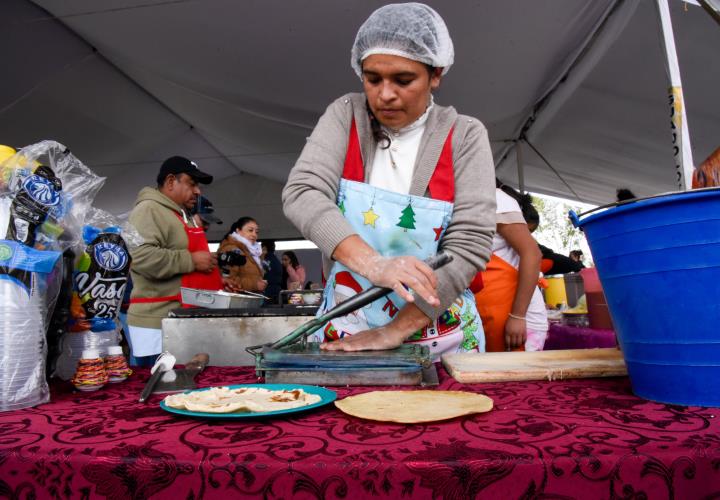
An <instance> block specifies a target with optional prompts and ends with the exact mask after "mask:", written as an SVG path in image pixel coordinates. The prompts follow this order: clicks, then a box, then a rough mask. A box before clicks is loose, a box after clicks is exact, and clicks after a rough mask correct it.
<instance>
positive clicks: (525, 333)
mask: <svg viewBox="0 0 720 500" xmlns="http://www.w3.org/2000/svg"><path fill="white" fill-rule="evenodd" d="M513 194H515V195H516V196H517V197H519V198H521V200H522V202H523V203H525V204H529V203H531V200H530V198H529V196H526V197H522V196H521V195H520V194H519V193H513ZM496 195H497V228H498V229H497V233H495V236H494V238H493V247H492V248H493V254H492V257H491V258H490V261H489V262H488V265H487V267H486V268H485V271H483V272H482V273H481V276H482V283H483V287H482V289H481V290H480V291H479V292H477V293H476V294H475V301H476V302H477V308H478V311H479V312H480V317H481V318H482V323H483V329H484V330H485V346H486V350H487V351H488V352H498V351H510V350H520V351H522V350H528V351H531V350H532V351H538V350H542V347H543V345H544V344H545V338H546V337H547V330H548V325H547V313H546V311H545V303H544V301H543V299H542V295H541V293H540V290H539V289H538V276H539V272H540V259H541V253H540V249H539V248H538V245H537V243H536V242H535V240H534V238H533V237H532V235H531V234H530V230H529V229H528V224H527V223H526V220H525V218H524V217H523V211H522V210H521V208H520V205H519V203H518V201H517V199H516V198H515V197H513V196H510V195H509V194H507V193H506V192H505V191H503V190H502V189H500V188H498V189H496ZM528 208H529V207H528Z"/></svg>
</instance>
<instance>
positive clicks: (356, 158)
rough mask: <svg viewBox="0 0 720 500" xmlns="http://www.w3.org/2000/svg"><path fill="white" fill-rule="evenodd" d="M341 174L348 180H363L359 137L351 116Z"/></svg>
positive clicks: (363, 171)
mask: <svg viewBox="0 0 720 500" xmlns="http://www.w3.org/2000/svg"><path fill="white" fill-rule="evenodd" d="M342 176H343V179H347V180H349V181H357V182H365V168H364V167H363V161H362V154H360V138H359V137H358V133H357V127H356V126H355V118H353V120H352V124H351V125H350V138H349V141H348V148H347V154H346V155H345V166H344V168H343V175H342Z"/></svg>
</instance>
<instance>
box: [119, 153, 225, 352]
mask: <svg viewBox="0 0 720 500" xmlns="http://www.w3.org/2000/svg"><path fill="white" fill-rule="evenodd" d="M210 182H212V176H211V175H209V174H206V173H204V172H202V171H200V170H199V169H198V167H197V165H196V164H195V163H194V162H192V161H190V160H188V159H187V158H183V157H180V156H174V157H172V158H168V159H167V160H166V161H165V162H164V163H163V164H162V167H161V168H160V172H159V174H158V177H157V183H158V187H157V189H155V188H150V187H146V188H143V189H142V190H141V191H140V193H139V194H138V198H137V201H136V202H135V207H134V208H133V210H132V212H131V214H130V223H131V224H133V226H134V227H135V228H136V229H137V230H138V232H139V233H140V235H141V236H142V237H143V240H144V241H143V243H142V245H140V246H139V247H137V248H135V249H133V250H132V251H131V254H132V258H133V263H132V266H131V268H130V273H131V277H132V281H133V290H132V294H131V296H130V307H129V309H128V334H129V339H128V340H129V343H130V345H131V348H132V355H133V356H134V357H135V358H136V359H138V361H139V364H140V365H146V364H152V363H153V362H154V359H155V357H156V356H157V355H158V354H160V352H162V334H161V333H162V332H161V322H162V319H163V318H164V317H166V316H167V313H168V312H169V311H170V310H171V309H174V308H177V307H179V306H180V305H181V296H180V288H181V287H188V288H197V289H201V290H220V289H222V278H221V276H220V272H219V269H218V266H217V259H216V257H215V256H214V254H211V253H210V250H209V248H208V242H207V239H206V238H205V232H204V231H203V228H202V227H197V225H196V224H195V223H194V221H193V219H192V217H191V216H189V215H188V214H189V213H190V211H191V210H192V208H193V207H194V205H195V203H196V202H197V197H198V195H199V194H200V187H199V184H209V183H210ZM183 305H184V304H183Z"/></svg>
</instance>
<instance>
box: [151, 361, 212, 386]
mask: <svg viewBox="0 0 720 500" xmlns="http://www.w3.org/2000/svg"><path fill="white" fill-rule="evenodd" d="M209 361H210V356H208V354H207V353H205V352H201V353H198V354H196V355H195V356H193V358H192V359H191V360H190V361H188V362H187V363H185V367H184V368H181V369H174V370H168V371H166V372H163V374H162V376H161V377H160V380H159V381H158V382H157V384H156V385H155V387H154V389H153V391H152V393H153V394H168V393H173V392H183V391H188V390H191V389H195V388H196V385H195V377H197V375H198V374H199V373H200V372H202V371H203V370H204V369H205V367H206V366H207V365H208V362H209Z"/></svg>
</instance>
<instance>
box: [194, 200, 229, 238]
mask: <svg viewBox="0 0 720 500" xmlns="http://www.w3.org/2000/svg"><path fill="white" fill-rule="evenodd" d="M191 213H192V215H193V219H195V222H196V223H197V225H198V226H200V227H202V228H203V231H205V232H207V230H208V229H210V226H211V225H212V224H222V220H221V219H220V218H219V217H218V216H217V215H215V208H214V207H213V204H212V202H211V201H210V200H208V199H207V198H206V197H204V196H203V195H200V196H198V197H197V203H195V207H194V208H193V209H192V212H191Z"/></svg>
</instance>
